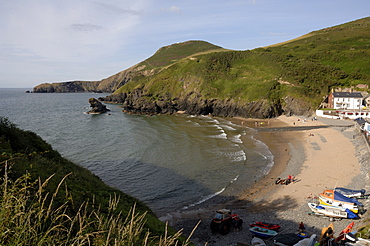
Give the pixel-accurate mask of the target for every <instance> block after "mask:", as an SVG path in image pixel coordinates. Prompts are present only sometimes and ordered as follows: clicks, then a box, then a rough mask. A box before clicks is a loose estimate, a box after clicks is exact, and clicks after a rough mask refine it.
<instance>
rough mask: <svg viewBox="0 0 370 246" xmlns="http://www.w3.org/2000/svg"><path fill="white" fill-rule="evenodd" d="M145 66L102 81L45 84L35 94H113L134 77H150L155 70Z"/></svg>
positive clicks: (34, 89) (38, 86)
mask: <svg viewBox="0 0 370 246" xmlns="http://www.w3.org/2000/svg"><path fill="white" fill-rule="evenodd" d="M145 68H146V66H145V65H135V66H133V67H130V68H128V69H126V70H123V71H121V72H119V73H117V74H115V75H112V76H110V77H108V78H106V79H102V80H100V81H69V82H56V83H44V84H40V85H37V86H35V87H34V88H33V92H34V93H66V92H98V93H113V92H114V91H116V90H117V89H118V88H119V87H121V86H122V85H124V84H126V83H127V82H129V81H130V79H131V78H132V77H134V76H139V75H143V76H150V75H152V74H153V73H154V70H152V69H151V70H148V69H145Z"/></svg>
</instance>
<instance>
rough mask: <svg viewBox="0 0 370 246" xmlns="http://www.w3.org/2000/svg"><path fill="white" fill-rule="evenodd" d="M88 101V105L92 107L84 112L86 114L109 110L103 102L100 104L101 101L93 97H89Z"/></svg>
mask: <svg viewBox="0 0 370 246" xmlns="http://www.w3.org/2000/svg"><path fill="white" fill-rule="evenodd" d="M89 103H90V107H92V109H91V110H90V111H88V112H86V113H88V114H102V113H106V112H108V111H110V110H109V109H107V107H106V106H105V105H104V104H102V103H101V102H99V101H98V100H97V99H95V98H90V99H89Z"/></svg>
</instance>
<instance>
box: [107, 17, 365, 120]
mask: <svg viewBox="0 0 370 246" xmlns="http://www.w3.org/2000/svg"><path fill="white" fill-rule="evenodd" d="M369 25H370V18H364V19H361V20H357V21H353V22H350V23H346V24H342V25H339V26H335V27H330V28H326V29H323V30H319V31H315V32H312V33H309V34H307V35H305V36H303V37H301V38H298V39H295V40H292V41H290V42H286V43H283V44H280V45H276V46H271V47H267V48H259V49H255V50H251V51H249V50H247V51H224V52H213V53H207V54H197V55H193V56H192V57H186V58H183V59H181V60H179V61H178V62H176V63H174V64H172V65H171V66H168V67H166V68H165V69H163V70H162V71H160V72H159V73H157V74H154V75H152V76H148V77H144V76H137V77H133V78H132V80H131V81H130V82H129V83H127V84H125V85H124V86H122V87H121V88H120V89H118V90H117V91H116V92H115V93H114V94H113V95H111V96H108V97H107V98H105V99H103V100H105V101H107V102H118V103H123V104H124V108H125V110H126V111H128V112H132V113H175V112H177V111H185V112H187V113H190V114H213V115H218V116H242V117H254V118H268V117H275V116H277V115H280V114H297V115H304V114H310V113H311V112H312V110H313V109H315V108H316V107H317V106H318V105H319V103H320V102H321V101H322V99H323V98H324V97H325V96H326V95H327V93H328V92H329V91H330V89H331V88H336V87H350V86H355V85H357V84H367V85H368V84H370V69H369V68H370V59H369V58H368V57H369V55H370V47H369V45H368V44H369V41H370V28H369Z"/></svg>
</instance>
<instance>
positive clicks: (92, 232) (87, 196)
mask: <svg viewBox="0 0 370 246" xmlns="http://www.w3.org/2000/svg"><path fill="white" fill-rule="evenodd" d="M0 163H1V167H2V168H1V169H0V170H1V180H0V205H1V206H0V229H1V231H2V233H1V234H0V245H174V242H176V241H180V242H181V241H182V242H184V244H183V245H188V242H186V243H185V240H184V239H182V238H179V234H176V235H175V233H176V232H175V231H174V230H172V229H168V234H167V237H168V238H170V237H173V236H174V235H175V236H174V237H173V238H172V239H173V240H172V241H171V240H169V241H166V242H167V243H163V244H159V243H158V241H159V237H162V239H163V238H166V236H165V235H166V226H165V224H164V223H162V222H161V221H159V220H158V219H157V218H156V216H155V215H154V213H153V212H152V211H151V210H150V209H149V208H148V207H147V206H146V205H145V204H143V203H142V202H140V201H139V200H137V199H136V198H134V197H131V196H129V195H127V194H125V193H123V192H121V191H119V190H117V189H114V188H112V187H109V186H108V185H106V184H104V183H103V181H102V180H101V179H100V178H99V177H97V176H96V175H94V174H92V173H91V172H90V171H88V170H87V169H84V168H82V167H80V166H78V165H76V164H74V163H72V162H70V161H68V160H66V159H64V158H63V157H62V156H61V155H60V154H59V153H58V152H57V151H55V150H53V149H52V148H51V146H50V145H49V144H47V143H46V142H45V141H43V140H42V139H41V138H40V137H39V136H37V135H36V134H35V133H33V132H29V131H23V130H21V129H18V128H17V127H16V126H15V125H14V124H12V123H10V122H9V121H8V120H7V119H6V118H2V117H0ZM63 180H64V182H62V183H61V181H63ZM35 181H36V182H35ZM46 183H47V184H46ZM43 184H45V185H43ZM38 187H39V188H38ZM56 191H58V192H57V193H56ZM133 208H135V213H133V212H132V211H131V210H132V209H133ZM133 214H135V216H133ZM126 218H128V220H127V219H126ZM148 233H149V234H148ZM147 236H148V238H146V237H147ZM145 240H147V242H146V241H145ZM88 241H89V242H90V243H87V242H88ZM128 242H131V243H128ZM150 242H152V243H150ZM169 242H172V243H169Z"/></svg>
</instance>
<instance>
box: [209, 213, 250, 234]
mask: <svg viewBox="0 0 370 246" xmlns="http://www.w3.org/2000/svg"><path fill="white" fill-rule="evenodd" d="M242 224H243V220H242V219H240V218H239V216H238V215H237V214H231V211H230V210H229V209H219V210H217V211H216V214H215V216H214V218H213V219H212V221H211V225H210V227H211V231H212V232H213V233H216V232H219V233H220V234H221V235H226V234H228V233H229V231H230V228H231V227H234V228H235V229H240V228H241V226H242Z"/></svg>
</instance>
